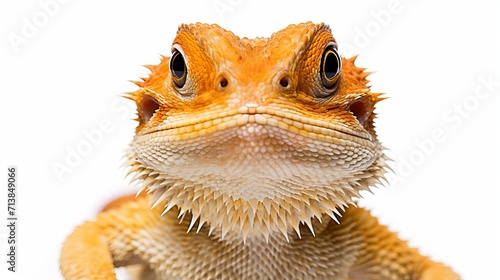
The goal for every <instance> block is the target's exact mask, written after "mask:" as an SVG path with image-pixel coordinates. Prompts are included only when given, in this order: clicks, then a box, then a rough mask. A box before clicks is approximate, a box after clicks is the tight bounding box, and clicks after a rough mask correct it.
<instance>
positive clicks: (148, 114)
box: [137, 95, 160, 123]
mask: <svg viewBox="0 0 500 280" xmlns="http://www.w3.org/2000/svg"><path fill="white" fill-rule="evenodd" d="M158 108H160V105H159V104H158V101H157V100H156V99H155V98H154V97H152V96H149V95H144V96H143V97H142V98H141V101H140V103H139V105H138V106H137V111H138V112H139V117H140V119H141V122H143V123H147V122H149V120H150V119H151V118H152V117H153V115H154V114H155V112H156V110H158Z"/></svg>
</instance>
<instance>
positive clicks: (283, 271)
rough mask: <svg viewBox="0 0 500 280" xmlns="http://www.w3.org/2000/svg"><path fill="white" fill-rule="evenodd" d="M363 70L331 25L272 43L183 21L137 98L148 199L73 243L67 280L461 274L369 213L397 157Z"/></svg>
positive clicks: (101, 218)
mask: <svg viewBox="0 0 500 280" xmlns="http://www.w3.org/2000/svg"><path fill="white" fill-rule="evenodd" d="M354 60H355V58H351V59H344V58H341V57H340V55H339V54H338V52H337V43H336V41H335V39H334V38H333V36H332V34H331V32H330V29H329V28H328V26H326V25H324V24H313V23H304V24H299V25H290V26H288V27H287V28H285V29H283V30H281V31H279V32H276V33H274V34H273V35H272V36H271V37H270V38H257V39H247V38H243V39H241V38H239V37H237V36H236V35H234V34H233V33H231V32H229V31H226V30H224V29H222V28H220V27H219V26H216V25H206V24H192V25H181V26H180V27H179V30H178V33H177V37H176V38H175V40H174V42H173V46H172V56H171V57H163V58H162V61H161V62H160V64H159V65H156V66H148V67H149V69H150V70H151V75H150V77H148V78H145V79H143V80H142V81H139V82H136V84H137V85H138V86H139V90H137V91H136V92H133V93H131V94H130V95H129V98H130V99H132V100H134V101H135V102H136V103H137V110H138V121H139V125H138V127H137V129H136V136H135V138H134V140H133V141H132V143H131V145H130V150H129V152H128V159H129V163H130V166H131V167H130V173H133V174H135V175H134V176H135V177H134V179H136V180H142V182H143V188H142V192H143V193H142V194H141V195H140V196H138V197H137V198H136V199H123V200H122V201H120V202H119V203H114V204H113V205H110V207H109V209H107V210H106V211H103V212H102V213H101V214H99V215H98V216H97V218H96V220H95V221H91V222H86V223H84V224H83V225H81V226H80V227H78V228H77V229H76V230H75V231H74V233H73V234H71V235H70V236H69V237H68V240H67V241H66V242H65V244H64V246H63V251H62V254H61V269H62V272H63V275H64V276H65V277H66V278H67V279H85V278H87V279H114V272H113V268H114V267H117V266H130V265H137V267H138V269H136V270H135V274H136V277H137V279H145V278H146V277H147V276H148V277H151V278H152V279H424V280H430V279H459V278H458V276H457V275H456V274H455V273H453V272H452V271H451V270H450V269H449V268H447V267H446V266H444V265H442V264H439V263H435V262H433V261H431V260H430V259H428V258H427V257H423V256H421V255H420V254H419V253H418V251H417V250H416V249H412V248H409V247H408V246H407V244H406V243H405V242H404V241H401V240H399V239H398V237H397V236H396V234H394V233H391V232H390V231H388V230H387V228H386V227H384V226H382V225H380V224H379V223H378V222H377V220H376V219H375V218H374V217H372V216H371V215H370V214H369V212H368V211H366V210H363V209H360V208H356V207H355V203H354V202H353V198H357V197H359V192H360V191H362V190H368V188H369V187H370V186H373V185H375V184H376V183H377V182H379V180H380V179H381V178H383V174H384V172H385V171H384V170H385V168H386V163H385V160H386V157H385V156H384V154H383V151H382V150H383V148H382V146H381V144H380V142H379V141H378V139H377V135H376V133H375V130H374V125H373V121H374V118H375V114H374V113H373V109H374V106H375V104H376V103H377V102H378V101H380V100H382V99H383V98H382V97H380V94H378V93H373V92H370V89H369V86H368V85H367V83H368V81H367V79H366V77H367V76H368V73H367V72H365V71H364V69H363V68H359V67H356V66H355V65H354ZM85 252H92V253H91V254H86V253H85Z"/></svg>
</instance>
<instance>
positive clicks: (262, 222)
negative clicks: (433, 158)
mask: <svg viewBox="0 0 500 280" xmlns="http://www.w3.org/2000/svg"><path fill="white" fill-rule="evenodd" d="M128 158H129V160H130V166H131V168H130V170H129V172H128V173H129V174H131V173H133V174H135V175H134V177H133V179H132V180H142V188H141V189H140V191H139V193H140V192H143V191H146V192H147V193H148V194H152V195H151V198H150V203H151V204H152V208H154V207H157V206H159V205H161V206H163V207H165V209H164V211H163V214H165V213H167V212H168V211H170V210H172V209H173V208H177V209H179V218H181V219H182V218H184V216H186V214H189V215H188V217H191V221H190V223H189V227H188V231H191V230H193V229H196V232H199V231H200V230H201V228H202V227H210V229H209V235H211V234H215V235H217V237H219V238H220V239H227V240H243V241H246V240H247V239H248V238H252V237H255V236H264V237H265V238H266V240H268V238H269V236H270V235H271V234H273V233H275V232H279V233H281V234H283V235H284V236H285V238H286V239H287V240H288V238H289V237H288V234H289V229H291V228H293V229H294V230H295V232H296V233H297V235H298V236H299V237H300V229H299V227H300V225H301V224H305V225H307V226H308V228H309V229H310V230H311V232H312V233H313V235H314V229H313V221H314V220H315V219H317V220H319V222H322V219H323V218H324V217H325V215H326V216H329V217H330V218H331V219H333V220H335V221H337V222H338V217H340V216H341V212H342V211H343V209H344V208H345V207H347V206H348V205H350V204H351V205H353V204H354V201H353V199H355V198H359V197H360V194H359V192H360V191H363V190H369V187H370V186H373V185H375V184H377V183H380V179H381V178H383V176H384V173H385V171H384V168H385V167H386V159H387V158H386V157H385V156H384V155H383V154H381V155H380V156H379V157H377V158H376V159H375V161H374V162H373V163H372V164H371V166H369V167H368V168H366V169H364V170H363V171H360V172H357V173H356V174H352V175H351V176H346V177H344V178H342V180H339V181H336V182H332V183H330V184H323V185H316V186H314V187H307V188H305V187H304V186H301V188H300V190H298V189H297V190H295V191H294V192H290V191H288V192H284V193H282V194H280V195H262V194H261V195H258V196H255V195H234V194H232V193H231V192H228V191H227V189H225V188H221V187H220V186H219V185H211V184H209V183H200V182H193V181H191V180H187V179H185V178H179V177H176V176H175V175H174V173H172V172H168V173H167V172H165V171H159V170H157V169H153V168H152V167H151V165H147V164H143V163H141V162H140V161H138V160H137V155H136V154H135V153H134V152H133V151H130V152H129V155H128ZM255 183H257V184H265V182H259V181H257V182H255ZM283 183H284V182H283V181H282V182H281V186H286V185H287V184H283ZM287 183H288V185H289V186H290V187H291V189H293V186H294V183H293V182H292V181H290V182H287ZM300 183H303V182H300Z"/></svg>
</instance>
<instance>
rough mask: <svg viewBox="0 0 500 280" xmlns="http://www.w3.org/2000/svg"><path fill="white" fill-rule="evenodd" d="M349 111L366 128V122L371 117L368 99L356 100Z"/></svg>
mask: <svg viewBox="0 0 500 280" xmlns="http://www.w3.org/2000/svg"><path fill="white" fill-rule="evenodd" d="M349 110H350V111H351V113H352V114H353V115H354V116H355V117H356V119H357V120H358V122H359V124H361V126H363V127H365V124H366V122H367V121H368V117H369V116H370V111H371V109H370V104H369V103H368V100H367V99H366V98H359V99H356V100H354V101H353V102H352V103H351V104H350V105H349Z"/></svg>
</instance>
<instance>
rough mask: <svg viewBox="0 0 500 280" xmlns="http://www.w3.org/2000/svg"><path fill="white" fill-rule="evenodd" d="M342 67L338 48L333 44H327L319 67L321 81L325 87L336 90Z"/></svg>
mask: <svg viewBox="0 0 500 280" xmlns="http://www.w3.org/2000/svg"><path fill="white" fill-rule="evenodd" d="M341 68H342V62H341V60H340V56H339V54H338V53H337V50H336V49H335V48H334V47H333V46H332V45H329V46H327V47H326V48H325V50H324V51H323V55H322V56H321V65H320V69H319V74H320V76H321V82H322V83H323V86H324V87H325V88H327V89H330V90H335V86H336V85H337V81H338V80H339V77H340V69H341Z"/></svg>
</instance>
